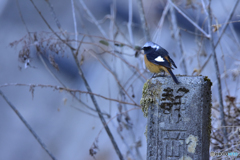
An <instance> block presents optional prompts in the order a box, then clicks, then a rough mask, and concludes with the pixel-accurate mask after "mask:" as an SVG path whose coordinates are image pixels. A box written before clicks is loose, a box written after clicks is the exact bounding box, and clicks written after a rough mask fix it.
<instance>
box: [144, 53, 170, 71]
mask: <svg viewBox="0 0 240 160" xmlns="http://www.w3.org/2000/svg"><path fill="white" fill-rule="evenodd" d="M146 56H147V59H148V60H149V61H150V62H152V63H154V64H156V65H161V66H164V67H166V68H169V69H172V67H171V65H170V63H171V61H170V59H169V58H168V53H167V51H166V50H165V52H164V50H162V51H154V52H152V53H150V54H147V55H146Z"/></svg>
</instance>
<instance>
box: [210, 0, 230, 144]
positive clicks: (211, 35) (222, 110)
mask: <svg viewBox="0 0 240 160" xmlns="http://www.w3.org/2000/svg"><path fill="white" fill-rule="evenodd" d="M210 6H211V0H209V7H208V32H209V34H210V44H211V52H212V54H213V61H214V66H215V70H216V78H217V81H218V97H219V109H220V119H221V125H222V126H226V121H225V117H224V106H223V97H222V86H221V78H220V72H219V66H218V60H217V54H216V51H215V47H214V42H213V32H212V28H211V26H212V11H211V7H210ZM223 135H224V136H223V139H224V143H225V144H227V143H228V139H227V130H226V128H225V127H224V128H223Z"/></svg>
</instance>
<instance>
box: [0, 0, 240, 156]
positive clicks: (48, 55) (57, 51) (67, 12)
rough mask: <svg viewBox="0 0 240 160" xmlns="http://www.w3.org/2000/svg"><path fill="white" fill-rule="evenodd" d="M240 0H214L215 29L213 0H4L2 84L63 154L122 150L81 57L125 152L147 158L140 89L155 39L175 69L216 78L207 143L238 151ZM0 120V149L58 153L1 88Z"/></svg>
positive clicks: (0, 16)
mask: <svg viewBox="0 0 240 160" xmlns="http://www.w3.org/2000/svg"><path fill="white" fill-rule="evenodd" d="M238 1H239V0H228V1H224V0H212V2H211V6H210V7H211V9H212V13H211V14H210V17H212V21H213V22H212V23H213V25H212V26H211V28H210V31H211V32H213V36H212V37H211V36H210V33H209V26H208V24H209V22H208V12H207V9H206V6H208V4H209V1H208V0H178V1H174V2H171V1H167V0H165V1H159V0H151V1H147V0H121V1H120V0H102V1H97V0H88V1H87V0H85V1H84V0H71V1H66V0H45V1H36V0H21V1H18V0H8V1H7V0H1V1H0V48H1V54H0V56H1V57H0V90H1V91H2V92H3V93H4V95H5V96H6V97H7V99H8V101H9V102H11V104H12V105H14V106H15V107H16V109H17V111H16V112H18V113H20V114H21V115H22V116H23V117H24V119H25V120H26V121H27V123H28V124H29V125H30V126H31V128H32V129H33V130H34V131H35V132H36V134H37V135H38V136H39V138H40V139H41V141H42V142H43V143H44V144H45V145H46V147H47V149H48V150H49V151H50V152H51V153H52V154H53V155H54V156H55V157H56V158H57V159H59V160H61V159H62V160H64V159H71V160H75V159H76V160H77V159H84V160H87V159H90V160H91V159H94V158H95V159H98V160H113V159H119V158H118V155H117V154H116V152H115V150H114V147H113V145H112V143H111V141H110V139H109V136H108V134H107V133H106V131H105V130H104V128H103V124H102V122H101V120H100V118H99V116H98V113H97V111H96V109H95V105H94V103H93V102H92V99H91V97H90V94H89V90H88V89H87V88H86V83H84V80H83V78H82V77H81V74H79V73H81V71H80V70H79V67H80V68H81V70H82V72H83V74H84V77H85V78H86V81H87V83H88V84H89V86H90V88H91V92H92V93H94V94H95V98H96V101H97V104H98V106H99V108H100V109H101V112H102V114H101V115H102V116H103V117H104V118H105V120H106V122H107V123H108V126H109V128H110V131H111V133H112V135H113V137H114V139H115V141H116V142H117V145H118V147H119V149H120V151H121V153H122V155H123V156H124V158H125V159H133V160H143V159H146V148H147V146H146V137H145V135H144V132H145V128H146V124H147V118H145V117H144V116H143V113H142V111H141V106H140V99H141V96H142V87H143V84H144V83H145V82H146V80H147V79H149V78H150V77H151V73H149V71H148V70H146V68H145V66H144V64H143V55H142V54H141V51H140V50H139V48H140V47H141V46H143V44H144V43H145V42H146V41H147V40H151V41H153V42H155V43H157V44H159V45H161V46H162V47H163V48H165V49H166V50H167V51H168V52H169V54H170V56H171V57H172V59H173V60H174V61H175V63H176V65H177V66H178V68H177V69H175V70H174V71H173V72H174V74H177V75H178V74H181V75H204V76H208V78H209V79H210V80H211V81H212V82H213V85H212V106H213V107H212V127H213V128H212V135H211V137H212V139H211V147H210V151H219V152H223V151H227V152H228V151H229V152H230V151H238V152H239V153H240V147H239V143H240V142H239V139H240V137H239V135H240V133H239V132H240V116H239V114H240V101H239V95H240V92H239V89H240V83H239V74H240V58H239V57H240V53H239V49H240V43H239V31H240V30H239V28H240V23H239V22H240V21H239V16H240V7H239V4H238ZM141 7H143V9H144V12H142V10H141ZM143 17H144V18H143ZM186 17H187V18H189V19H190V20H189V19H187V18H186ZM143 19H145V22H146V23H144V21H143ZM144 24H146V25H144ZM196 25H197V26H199V28H200V29H199V28H197V27H196ZM219 39H220V41H219V43H217V42H218V40H219ZM211 42H213V44H215V46H216V47H215V48H216V49H215V51H216V55H217V61H218V67H219V77H220V80H221V90H219V85H218V82H217V76H216V65H215V63H214V56H213V50H212V48H211ZM56 86H58V87H56ZM59 87H63V88H67V89H72V90H67V89H59ZM76 90H77V91H78V92H75V91H76ZM80 91H81V92H80ZM83 91H84V93H83ZM219 95H220V96H219ZM219 97H221V98H222V99H223V102H221V100H220V98H219ZM221 105H223V106H224V110H222V109H221ZM221 112H224V113H225V114H224V115H225V117H224V119H223V118H221V117H220V113H221ZM223 121H224V122H225V127H221V123H222V122H223ZM226 126H227V127H226ZM222 128H226V132H227V135H224V134H223V130H222ZM238 129H239V131H238ZM0 130H1V132H0V142H1V143H0V159H4V160H16V159H17V160H26V159H34V160H42V159H46V160H47V159H51V157H50V156H49V155H48V153H47V152H46V151H45V150H44V149H43V148H42V147H41V145H40V144H39V143H38V142H37V140H36V139H35V138H34V136H33V135H32V134H31V133H30V132H29V130H28V129H27V128H26V126H25V125H24V123H23V122H22V121H21V120H20V119H19V117H18V116H17V114H16V113H15V112H14V111H13V110H12V109H11V108H10V107H9V105H8V104H7V103H6V101H5V100H4V99H3V98H2V97H1V98H0ZM224 138H225V139H226V140H227V143H228V144H227V147H226V144H225V145H224Z"/></svg>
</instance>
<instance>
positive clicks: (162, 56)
mask: <svg viewBox="0 0 240 160" xmlns="http://www.w3.org/2000/svg"><path fill="white" fill-rule="evenodd" d="M142 50H144V62H145V64H146V67H147V68H148V70H149V71H150V72H152V73H154V74H153V76H152V77H151V78H153V77H154V76H155V74H156V73H160V72H162V71H163V72H164V75H165V72H167V73H169V74H170V75H171V76H172V79H173V80H174V82H175V83H176V84H178V83H179V82H178V80H177V78H176V77H175V75H174V74H173V72H172V70H171V69H174V68H172V66H174V67H175V68H177V66H176V65H175V63H174V61H173V60H172V59H171V58H170V57H169V55H168V52H167V51H166V50H165V49H164V48H162V47H160V46H159V45H157V44H156V43H153V42H147V43H145V44H144V46H143V47H142Z"/></svg>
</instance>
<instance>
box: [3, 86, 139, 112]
mask: <svg viewBox="0 0 240 160" xmlns="http://www.w3.org/2000/svg"><path fill="white" fill-rule="evenodd" d="M8 86H25V87H26V86H27V87H33V88H34V87H39V88H53V89H54V90H59V91H67V92H74V93H82V94H89V95H94V96H97V97H101V98H103V99H106V100H109V101H114V102H118V103H122V104H128V105H132V106H138V107H141V106H140V105H138V104H134V103H129V102H125V101H119V100H117V99H113V98H108V97H105V96H102V95H101V94H97V93H93V92H88V91H81V90H77V89H70V88H66V87H61V86H54V85H45V84H24V83H5V84H2V85H0V88H1V87H8Z"/></svg>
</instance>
